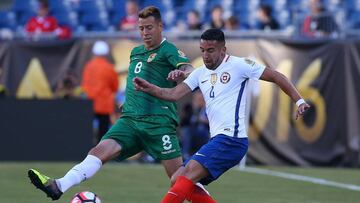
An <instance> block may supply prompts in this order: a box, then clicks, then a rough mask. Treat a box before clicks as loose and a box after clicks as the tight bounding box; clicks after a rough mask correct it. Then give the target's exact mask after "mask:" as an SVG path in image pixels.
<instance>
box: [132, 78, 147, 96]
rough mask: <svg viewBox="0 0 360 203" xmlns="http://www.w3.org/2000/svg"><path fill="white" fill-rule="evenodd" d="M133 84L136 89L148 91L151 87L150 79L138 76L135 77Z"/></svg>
mask: <svg viewBox="0 0 360 203" xmlns="http://www.w3.org/2000/svg"><path fill="white" fill-rule="evenodd" d="M133 84H134V86H135V90H136V91H143V92H148V91H149V89H150V88H151V84H150V83H149V82H148V81H146V80H144V79H142V78H138V77H135V78H134V79H133Z"/></svg>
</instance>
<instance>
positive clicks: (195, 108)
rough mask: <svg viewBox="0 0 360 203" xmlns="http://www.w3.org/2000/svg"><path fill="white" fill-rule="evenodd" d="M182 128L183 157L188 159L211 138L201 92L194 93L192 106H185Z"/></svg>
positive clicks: (182, 114) (181, 117)
mask: <svg viewBox="0 0 360 203" xmlns="http://www.w3.org/2000/svg"><path fill="white" fill-rule="evenodd" d="M180 126H181V130H180V141H181V145H182V151H183V156H184V159H187V158H189V157H190V156H191V155H192V154H193V153H194V152H196V151H197V150H198V149H199V148H200V147H201V146H202V145H204V144H205V143H206V142H207V141H208V140H209V137H210V135H209V121H208V119H207V116H206V110H205V101H204V98H203V96H202V94H201V92H200V91H196V92H195V93H194V95H193V98H192V103H191V104H185V105H184V107H183V109H182V111H181V114H180Z"/></svg>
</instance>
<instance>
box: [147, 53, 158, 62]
mask: <svg viewBox="0 0 360 203" xmlns="http://www.w3.org/2000/svg"><path fill="white" fill-rule="evenodd" d="M155 57H156V53H152V54H150V56H149V58H148V59H147V62H148V63H150V62H151V61H153V60H154V59H155Z"/></svg>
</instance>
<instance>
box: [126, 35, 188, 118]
mask: <svg viewBox="0 0 360 203" xmlns="http://www.w3.org/2000/svg"><path fill="white" fill-rule="evenodd" d="M187 63H189V59H188V58H187V57H186V56H185V54H184V53H183V52H181V51H180V50H179V49H177V48H176V46H175V45H173V44H171V43H169V42H168V41H167V40H163V41H162V42H161V44H160V46H158V47H157V48H155V49H152V50H147V49H146V48H145V46H144V45H141V46H138V47H135V48H134V49H133V50H132V51H131V55H130V66H129V72H128V77H127V84H126V92H125V94H126V95H125V97H126V100H125V103H124V106H123V112H122V115H124V116H150V115H164V116H168V117H170V118H171V119H173V120H174V121H176V123H178V117H177V110H176V103H174V102H168V101H164V100H161V99H158V98H156V97H153V96H151V95H149V94H147V93H144V92H141V91H136V90H135V87H134V85H133V82H132V80H133V78H134V77H140V78H143V79H145V80H147V81H148V82H150V83H152V84H155V85H157V86H159V87H164V88H172V87H175V86H176V82H172V81H168V80H167V79H166V78H167V76H168V74H169V73H170V72H171V71H173V70H175V69H177V68H178V67H179V66H180V65H182V64H187Z"/></svg>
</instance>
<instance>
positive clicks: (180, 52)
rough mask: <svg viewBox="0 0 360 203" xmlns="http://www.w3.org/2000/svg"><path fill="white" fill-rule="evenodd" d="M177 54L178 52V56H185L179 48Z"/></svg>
mask: <svg viewBox="0 0 360 203" xmlns="http://www.w3.org/2000/svg"><path fill="white" fill-rule="evenodd" d="M178 54H179V56H180V57H181V58H187V57H186V55H185V53H184V52H182V51H180V50H178Z"/></svg>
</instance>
